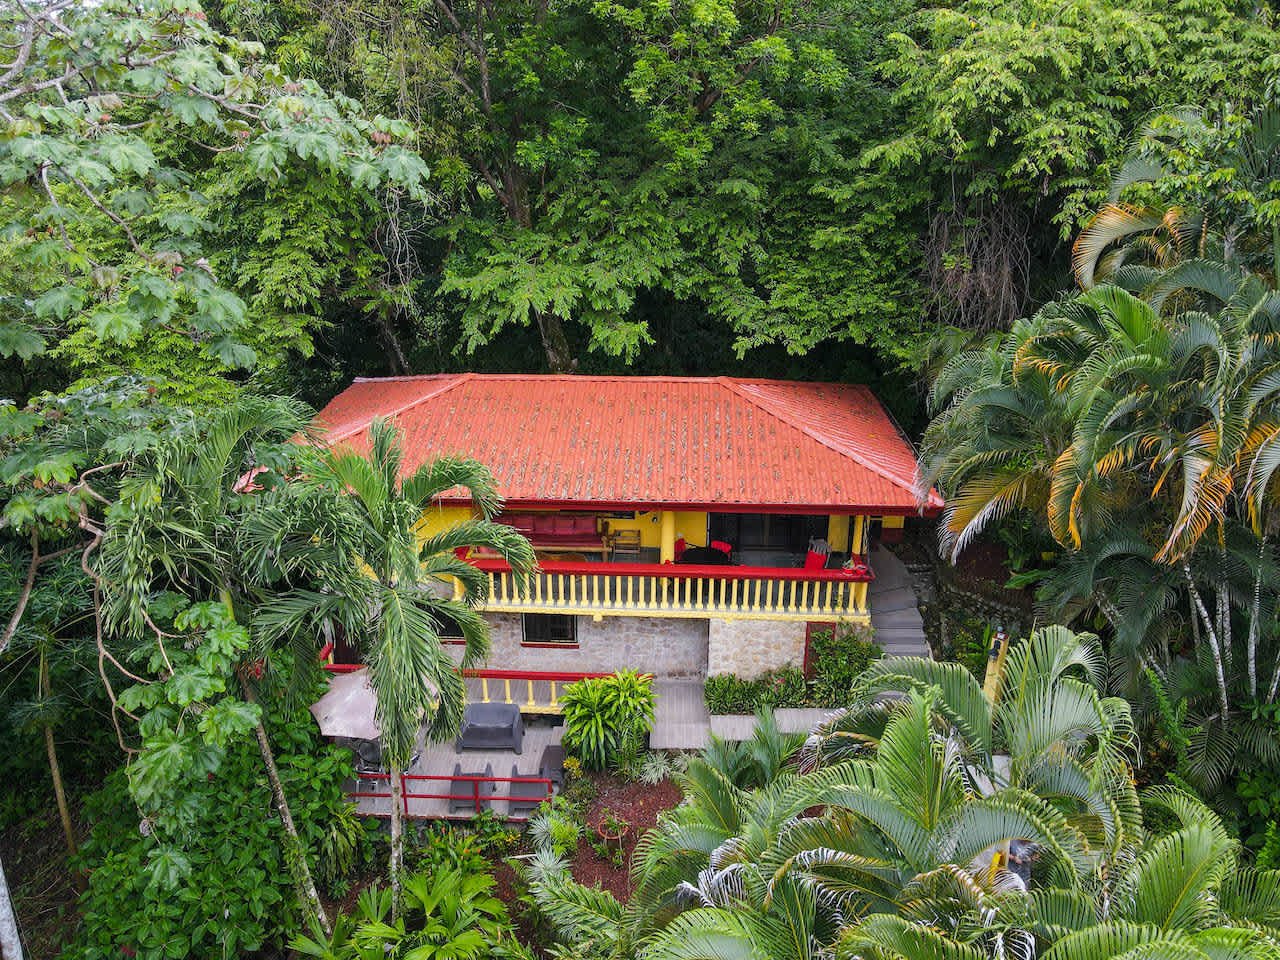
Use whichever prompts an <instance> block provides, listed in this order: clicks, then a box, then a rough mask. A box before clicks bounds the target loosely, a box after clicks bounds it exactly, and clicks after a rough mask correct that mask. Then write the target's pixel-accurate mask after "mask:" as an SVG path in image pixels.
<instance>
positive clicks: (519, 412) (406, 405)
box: [320, 373, 942, 514]
mask: <svg viewBox="0 0 1280 960" xmlns="http://www.w3.org/2000/svg"><path fill="white" fill-rule="evenodd" d="M375 417H389V418H391V419H393V420H394V421H395V422H396V423H397V425H398V426H399V427H400V429H401V430H402V431H403V434H404V449H405V470H406V471H408V470H412V469H414V468H415V467H417V466H418V465H420V464H422V463H424V462H426V461H427V460H429V459H431V458H434V457H438V456H442V455H445V454H452V455H456V456H469V457H474V458H476V459H478V460H480V461H481V462H483V463H485V464H487V465H488V466H489V468H490V469H491V470H493V472H494V474H495V475H496V476H497V478H498V485H499V489H500V491H501V493H502V495H503V496H504V497H505V498H506V500H507V502H508V503H509V504H511V505H512V506H533V505H539V504H542V505H548V506H563V505H574V504H576V505H582V506H595V507H609V506H615V507H619V508H631V507H634V506H647V507H667V508H672V509H680V508H689V509H708V508H710V509H714V508H716V507H720V508H724V507H730V508H732V507H738V508H739V509H741V508H743V507H771V508H774V509H775V510H777V511H791V512H801V511H802V509H803V510H807V511H811V512H814V513H822V512H827V511H828V510H830V511H849V512H854V511H855V510H857V511H864V512H870V513H884V514H906V513H914V512H916V511H917V510H918V508H919V504H918V502H917V499H916V495H915V477H916V458H915V453H914V452H913V450H912V448H911V445H910V444H909V443H908V442H907V440H906V438H905V437H904V436H903V435H902V433H901V431H900V430H899V429H898V428H897V426H896V425H895V424H894V422H893V421H892V419H890V417H889V415H888V413H887V412H886V411H885V409H884V407H882V406H881V405H880V401H879V400H877V399H876V398H875V395H874V394H872V393H871V391H870V390H868V389H867V388H866V387H864V386H852V385H846V384H836V383H799V382H792V381H780V380H739V379H733V378H729V377H707V378H700V377H587V376H554V375H553V376H537V375H501V374H500V375H484V374H473V373H465V374H440V375H436V376H422V377H387V378H381V379H367V380H366V379H358V380H356V381H355V382H354V383H352V385H351V386H350V387H348V388H347V389H346V390H344V391H343V392H342V393H340V394H339V395H338V396H336V397H334V399H333V400H331V401H330V402H329V404H328V405H327V406H326V407H325V408H324V409H323V410H322V411H320V421H321V423H322V425H324V426H326V427H327V429H328V431H329V433H328V442H329V443H331V444H337V443H341V444H343V445H345V446H349V447H352V448H354V449H357V450H364V449H367V446H368V441H367V433H368V427H369V423H370V421H372V420H373V419H374V418H375ZM941 505H942V500H941V498H940V497H939V496H938V494H937V493H936V492H935V491H930V492H929V499H928V503H927V505H926V507H925V509H926V512H929V513H932V512H935V511H936V510H937V509H938V508H939V507H941Z"/></svg>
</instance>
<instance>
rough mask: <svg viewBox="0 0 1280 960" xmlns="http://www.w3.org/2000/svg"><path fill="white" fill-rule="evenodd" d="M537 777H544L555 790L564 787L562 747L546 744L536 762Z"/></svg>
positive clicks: (555, 744)
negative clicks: (540, 757) (539, 758)
mask: <svg viewBox="0 0 1280 960" xmlns="http://www.w3.org/2000/svg"><path fill="white" fill-rule="evenodd" d="M538 775H539V776H541V777H546V778H547V779H548V780H550V781H551V782H552V783H553V784H554V785H555V786H556V788H557V789H559V788H560V787H562V786H564V747H562V746H560V744H558V743H549V744H547V746H546V747H545V748H544V749H543V751H542V759H541V760H539V761H538Z"/></svg>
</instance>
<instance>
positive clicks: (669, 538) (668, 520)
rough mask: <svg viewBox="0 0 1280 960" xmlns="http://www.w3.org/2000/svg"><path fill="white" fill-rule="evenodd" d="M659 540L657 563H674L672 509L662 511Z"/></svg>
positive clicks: (674, 536)
mask: <svg viewBox="0 0 1280 960" xmlns="http://www.w3.org/2000/svg"><path fill="white" fill-rule="evenodd" d="M661 537H662V539H661V541H660V542H659V553H658V562H659V563H674V562H675V559H676V515H675V511H674V510H663V511H662V533H661Z"/></svg>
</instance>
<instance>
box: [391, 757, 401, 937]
mask: <svg viewBox="0 0 1280 960" xmlns="http://www.w3.org/2000/svg"><path fill="white" fill-rule="evenodd" d="M387 773H388V774H389V775H390V776H391V857H390V859H389V862H388V864H387V872H388V873H389V874H390V876H391V917H392V919H393V920H394V919H396V918H397V917H399V916H400V873H401V870H402V869H403V867H404V781H403V780H402V779H401V776H402V775H403V773H402V771H401V770H400V768H399V767H397V766H395V765H394V764H388V766H387Z"/></svg>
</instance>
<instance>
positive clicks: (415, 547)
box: [246, 420, 534, 908]
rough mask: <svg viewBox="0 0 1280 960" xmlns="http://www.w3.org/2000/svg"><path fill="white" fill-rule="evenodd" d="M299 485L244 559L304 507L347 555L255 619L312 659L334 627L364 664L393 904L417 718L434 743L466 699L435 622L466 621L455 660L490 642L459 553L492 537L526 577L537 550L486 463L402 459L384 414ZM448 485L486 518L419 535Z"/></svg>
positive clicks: (472, 659) (272, 544)
mask: <svg viewBox="0 0 1280 960" xmlns="http://www.w3.org/2000/svg"><path fill="white" fill-rule="evenodd" d="M355 443H359V444H362V445H363V444H367V452H365V453H360V452H356V451H355V450H352V449H351V445H352V444H355ZM295 482H296V483H298V484H299V485H300V486H301V487H302V488H303V490H304V491H305V493H304V497H303V499H299V500H283V501H280V502H279V503H278V504H277V505H276V506H277V507H278V509H276V510H274V511H273V510H271V509H264V510H262V511H260V512H258V513H256V514H255V515H254V522H253V524H252V525H251V527H250V529H249V530H248V531H247V534H246V536H247V538H248V539H249V540H250V541H252V544H253V545H252V547H251V548H250V551H249V552H250V557H251V558H252V561H253V562H257V563H264V564H265V563H271V562H276V561H275V560H274V558H275V556H276V553H277V550H278V546H279V543H280V540H281V538H282V537H283V536H285V535H286V534H290V533H291V532H292V531H293V530H296V529H297V524H298V520H299V518H298V516H297V515H296V513H297V511H299V510H301V511H302V513H303V514H304V515H305V514H308V513H309V512H310V511H311V510H312V509H313V508H314V506H315V505H324V504H327V505H328V507H327V508H326V510H330V511H331V512H332V515H333V516H334V517H335V518H336V521H337V523H336V526H337V529H336V530H335V531H334V533H333V535H332V537H331V539H330V542H331V543H333V544H335V545H336V548H337V549H339V550H341V551H342V552H343V553H344V554H345V556H346V558H347V560H348V565H347V566H346V567H343V568H341V569H340V570H339V571H338V572H339V574H340V576H338V577H335V578H333V579H332V580H330V581H328V582H325V581H323V580H322V581H321V582H320V583H318V584H316V585H314V586H299V587H298V588H296V589H294V590H293V591H291V592H289V593H288V594H285V595H277V596H275V597H273V598H270V599H269V600H267V601H266V602H265V603H264V604H263V605H262V607H261V608H260V610H259V615H258V621H257V623H258V629H259V633H260V635H261V637H262V638H263V639H264V640H267V641H277V640H287V641H289V642H290V645H291V646H292V647H293V648H294V649H297V650H300V651H302V653H301V654H300V655H301V656H306V655H307V653H308V652H309V651H314V646H315V643H316V638H317V637H319V636H322V635H324V634H325V633H326V632H332V631H333V629H334V628H335V626H340V627H341V628H342V630H343V631H344V633H345V636H346V637H347V638H348V640H349V641H351V642H353V643H354V644H356V645H357V647H358V648H359V649H360V651H361V653H362V655H363V658H364V660H365V662H366V663H367V664H368V669H369V683H370V686H371V687H372V689H373V692H374V696H375V698H376V701H377V707H376V714H375V716H376V719H377V722H378V727H379V729H380V731H381V737H380V739H381V744H382V758H383V761H384V763H385V764H386V766H387V771H388V773H389V774H390V779H391V795H392V803H391V852H390V878H391V894H392V903H393V906H394V905H398V903H399V895H400V876H401V869H402V864H403V858H404V832H403V803H402V797H401V794H402V791H403V783H402V780H401V774H403V773H404V772H405V771H406V770H407V769H408V767H409V762H410V760H411V759H412V755H413V750H414V747H415V744H416V742H417V739H418V734H419V731H420V729H422V728H423V727H424V726H425V728H426V735H427V737H428V738H429V739H430V740H432V741H433V742H442V741H444V740H447V739H449V738H450V737H452V736H455V735H456V734H457V730H458V728H459V726H460V724H461V721H462V712H463V709H464V708H465V705H466V690H465V688H464V686H463V682H462V675H461V674H460V673H459V670H458V664H457V663H456V662H455V661H454V659H453V658H452V657H451V656H450V654H449V652H448V651H447V650H446V649H445V647H444V645H443V644H442V643H441V642H440V629H441V628H440V624H441V623H443V622H447V621H446V619H445V618H448V619H449V620H451V621H452V622H454V623H456V624H457V625H458V627H459V629H460V630H461V631H462V637H463V640H464V646H463V648H462V666H463V667H466V666H470V665H473V664H476V663H479V662H481V661H483V660H484V658H485V657H486V656H487V654H488V651H489V628H488V624H487V623H486V622H485V620H484V618H483V617H482V616H481V615H480V614H479V613H478V612H477V607H479V606H480V605H482V604H483V603H484V601H485V599H486V597H487V595H488V587H489V581H488V579H487V577H486V576H485V575H484V574H483V573H482V572H481V571H480V570H479V569H477V568H476V567H474V566H473V565H471V564H470V563H468V562H466V561H465V560H463V559H462V558H461V557H460V556H459V551H460V550H461V549H463V548H468V547H475V546H479V547H485V548H488V549H490V550H492V551H494V552H495V553H497V554H498V555H499V556H501V557H502V558H503V559H504V560H506V561H507V562H508V563H509V564H510V565H511V568H512V570H513V571H514V572H515V575H516V576H517V577H524V576H526V575H527V574H528V573H529V572H530V571H531V570H532V569H533V567H534V555H533V549H532V547H530V546H529V543H528V541H527V540H525V539H524V538H523V537H521V536H520V535H519V534H517V533H516V532H515V531H514V530H512V528H511V527H509V526H506V525H504V524H498V523H494V522H492V521H491V520H490V518H491V517H493V516H494V515H495V514H496V513H497V511H498V510H499V509H500V507H501V500H500V498H499V497H498V495H497V493H496V491H495V489H494V481H493V475H492V474H491V473H489V471H488V469H486V468H485V467H484V466H483V465H481V464H479V463H477V462H475V461H474V460H459V459H454V458H447V457H446V458H441V459H439V460H434V461H430V462H427V463H423V464H420V465H418V466H416V467H414V468H412V469H409V468H407V467H406V465H405V463H404V451H403V449H402V448H401V445H400V438H399V433H398V431H397V430H396V428H395V427H394V426H392V425H391V424H390V423H388V422H386V421H383V420H377V421H375V422H374V423H373V425H372V426H371V427H370V430H369V434H368V437H367V438H360V439H359V440H354V441H351V440H349V441H346V442H344V444H343V445H342V446H341V447H338V448H327V449H325V450H324V451H322V452H321V453H320V455H319V456H318V458H317V462H316V463H315V464H314V465H313V467H312V469H311V473H310V475H309V476H308V477H306V478H305V479H300V480H298V481H295ZM454 487H461V488H463V489H465V490H466V491H468V493H469V494H470V496H471V499H472V502H473V503H474V504H475V507H476V509H477V510H478V511H479V512H480V515H481V518H480V519H475V520H469V521H467V522H464V523H460V524H458V525H456V526H453V527H450V528H449V529H447V530H443V531H441V532H439V533H435V534H432V535H429V536H425V537H424V536H422V535H421V534H420V533H419V524H420V521H421V518H422V515H423V513H424V512H425V511H426V510H427V509H428V508H429V507H430V506H431V504H432V503H433V502H434V501H435V499H436V498H437V497H439V496H440V495H441V494H443V493H445V492H446V491H448V490H451V489H453V488H454ZM321 512H322V513H324V512H325V511H321ZM455 585H456V590H457V592H456V593H455ZM312 656H314V654H313V653H312ZM397 908H398V907H397Z"/></svg>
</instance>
